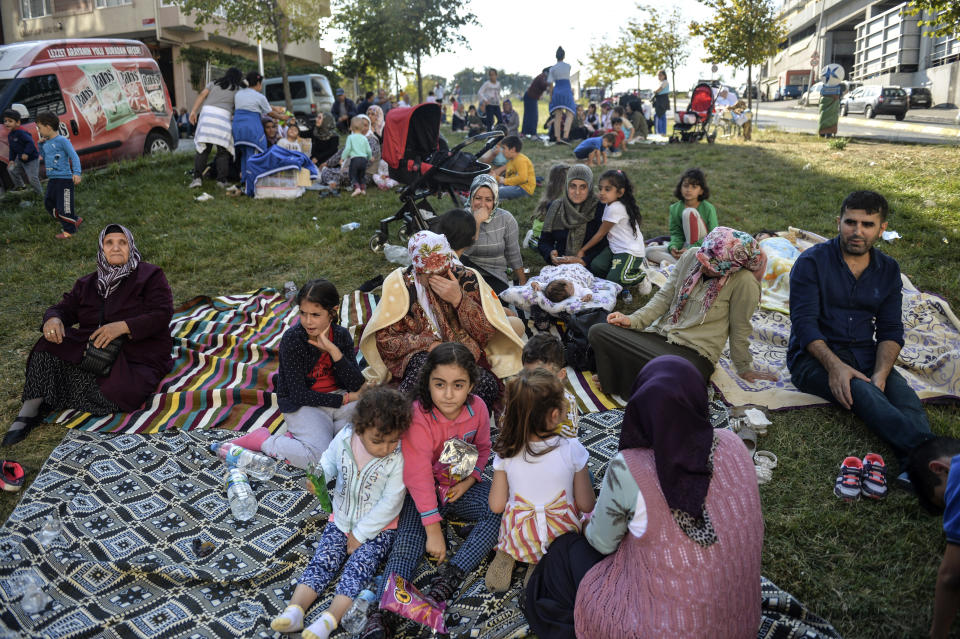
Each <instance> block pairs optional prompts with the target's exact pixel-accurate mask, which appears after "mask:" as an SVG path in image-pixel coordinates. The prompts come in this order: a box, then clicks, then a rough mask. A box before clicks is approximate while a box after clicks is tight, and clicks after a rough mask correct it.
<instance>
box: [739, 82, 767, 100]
mask: <svg viewBox="0 0 960 639" xmlns="http://www.w3.org/2000/svg"><path fill="white" fill-rule="evenodd" d="M750 94H752V95H750V98H751V99H753V100H764V99H766V96H764V95H763V93H762V92H761V91H760V89H759V87H757V85H755V84H754V85H753V86H751V87H750ZM737 95H738V96H740V99H742V100H746V99H747V95H748V93H747V83H746V82H744V83H743V84H741V85H740V88H739V89H737Z"/></svg>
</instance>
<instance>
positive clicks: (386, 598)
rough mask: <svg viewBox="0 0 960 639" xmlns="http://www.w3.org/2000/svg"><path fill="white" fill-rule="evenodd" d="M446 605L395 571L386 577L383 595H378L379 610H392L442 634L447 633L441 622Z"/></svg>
mask: <svg viewBox="0 0 960 639" xmlns="http://www.w3.org/2000/svg"><path fill="white" fill-rule="evenodd" d="M446 607H447V604H446V603H437V602H436V601H434V600H433V599H430V598H429V597H425V596H424V595H423V594H422V593H421V592H420V591H419V590H417V589H416V587H415V586H414V585H413V584H412V583H410V582H409V581H407V580H406V579H404V578H403V577H401V576H400V575H398V574H397V573H395V572H392V573H390V576H389V577H387V583H386V584H385V585H384V590H383V595H382V596H381V597H380V609H381V610H389V611H390V612H394V613H396V614H398V615H400V616H401V617H404V618H406V619H410V620H411V621H415V622H417V623H418V624H420V625H422V626H426V627H427V628H432V629H433V630H435V631H436V632H438V633H440V634H442V635H445V634H447V627H446V625H444V623H443V611H444V609H446Z"/></svg>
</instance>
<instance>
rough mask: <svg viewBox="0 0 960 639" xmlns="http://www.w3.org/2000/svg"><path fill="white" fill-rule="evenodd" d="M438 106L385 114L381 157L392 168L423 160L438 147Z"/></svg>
mask: <svg viewBox="0 0 960 639" xmlns="http://www.w3.org/2000/svg"><path fill="white" fill-rule="evenodd" d="M440 110H441V108H440V105H439V104H437V103H435V102H425V103H423V104H418V105H417V106H414V107H397V108H394V109H390V110H389V111H387V118H386V122H385V123H384V127H383V147H382V154H383V155H382V157H383V159H384V161H385V162H386V163H387V166H389V167H390V168H392V169H400V168H406V167H405V165H406V160H419V159H422V158H426V157H427V156H429V155H430V154H431V153H433V152H434V151H436V150H437V149H438V148H439V139H440Z"/></svg>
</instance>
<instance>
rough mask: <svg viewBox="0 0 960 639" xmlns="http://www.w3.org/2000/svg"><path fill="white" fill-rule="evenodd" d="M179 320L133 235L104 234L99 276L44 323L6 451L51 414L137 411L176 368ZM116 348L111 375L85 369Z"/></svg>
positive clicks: (121, 231) (84, 280) (110, 229)
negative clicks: (98, 354) (91, 354)
mask: <svg viewBox="0 0 960 639" xmlns="http://www.w3.org/2000/svg"><path fill="white" fill-rule="evenodd" d="M172 316H173V294H172V293H171V291H170V285H169V284H167V278H166V277H165V276H164V274H163V270H162V269H161V268H160V267H159V266H155V265H153V264H150V263H148V262H144V261H142V260H141V258H140V252H139V251H138V250H137V247H136V245H135V244H134V242H133V235H132V234H131V233H130V231H129V230H127V229H126V228H124V227H123V226H120V225H119V224H110V225H108V226H107V227H106V228H104V229H103V230H102V231H101V232H100V239H99V247H98V251H97V270H96V271H95V272H93V273H90V274H88V275H85V276H83V277H81V278H80V279H78V280H77V281H76V283H74V285H73V289H72V290H71V291H70V292H69V293H66V294H64V296H63V299H61V300H60V303H58V304H56V305H54V306H51V307H50V308H48V309H47V312H46V313H45V314H44V316H43V329H42V331H43V335H42V336H41V338H40V339H39V340H38V341H37V343H36V345H34V347H33V350H32V351H31V353H30V357H29V358H28V359H27V373H26V379H25V381H24V385H23V406H22V407H21V409H20V412H19V414H18V416H17V418H16V420H15V421H14V422H13V424H12V425H11V426H10V429H9V430H8V431H7V435H6V437H5V438H4V440H3V445H4V446H11V445H13V444H16V443H17V442H20V441H22V440H23V439H24V438H25V437H26V436H27V434H28V433H29V432H30V431H31V430H32V429H33V427H34V426H36V425H37V424H39V423H40V422H41V421H42V419H43V414H42V413H43V411H44V410H46V411H56V410H65V409H68V408H72V409H74V410H78V411H82V412H87V413H91V414H93V415H108V414H110V413H117V412H129V411H132V410H135V409H136V408H138V407H139V406H140V405H141V404H143V401H144V400H145V399H146V398H147V395H149V394H150V393H152V392H153V391H154V390H155V389H156V388H157V385H158V384H159V383H160V380H162V379H163V377H164V375H166V374H167V373H168V372H169V371H170V369H171V367H172V366H173V359H172V357H171V355H170V351H171V349H172V347H173V339H172V338H171V336H170V319H171V317H172ZM116 340H121V342H120V344H121V346H120V350H119V353H118V354H117V355H116V359H115V360H114V361H113V364H112V366H111V367H110V368H109V370H108V371H107V373H106V374H105V375H101V376H97V375H95V374H94V373H92V372H88V371H87V370H85V369H84V368H83V367H82V366H81V362H82V360H83V359H84V352H85V351H86V350H87V349H88V348H90V347H94V348H98V349H102V348H104V347H106V346H107V345H109V344H111V343H112V342H114V341H116ZM101 372H103V371H101Z"/></svg>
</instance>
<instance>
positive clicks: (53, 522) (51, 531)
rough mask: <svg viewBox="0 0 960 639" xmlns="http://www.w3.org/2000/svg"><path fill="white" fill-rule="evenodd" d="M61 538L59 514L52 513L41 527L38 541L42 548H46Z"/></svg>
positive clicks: (38, 532)
mask: <svg viewBox="0 0 960 639" xmlns="http://www.w3.org/2000/svg"><path fill="white" fill-rule="evenodd" d="M59 536H60V517H58V516H57V513H51V514H49V515H47V518H46V519H45V520H44V521H43V525H42V526H40V530H38V531H37V541H38V542H40V545H41V546H43V547H44V548H46V547H47V546H49V545H50V544H52V543H53V540H54V539H56V538H57V537H59Z"/></svg>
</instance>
